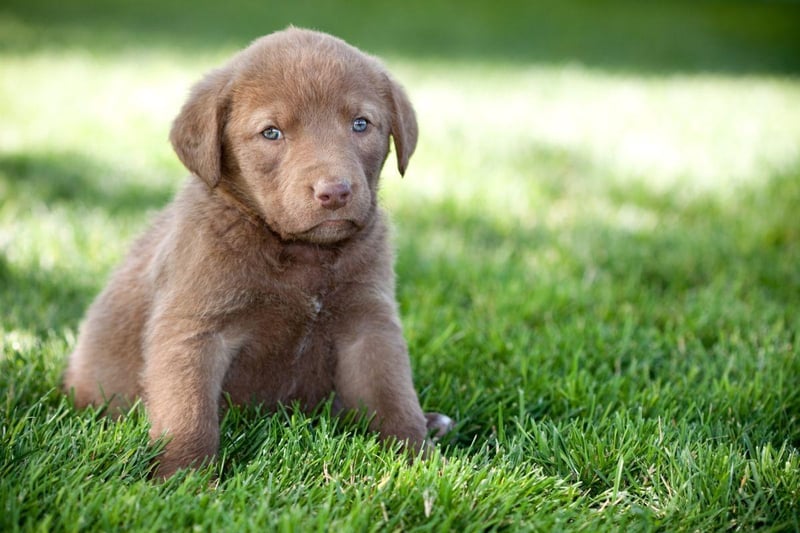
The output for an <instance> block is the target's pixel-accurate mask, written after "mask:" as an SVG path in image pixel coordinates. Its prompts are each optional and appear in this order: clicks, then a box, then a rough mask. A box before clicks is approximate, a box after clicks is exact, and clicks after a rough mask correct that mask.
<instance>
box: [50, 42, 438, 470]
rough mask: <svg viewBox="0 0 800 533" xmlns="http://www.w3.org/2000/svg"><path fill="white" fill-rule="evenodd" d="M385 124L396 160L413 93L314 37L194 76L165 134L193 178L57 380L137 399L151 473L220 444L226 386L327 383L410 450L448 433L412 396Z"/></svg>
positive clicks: (323, 395) (362, 59) (352, 51)
mask: <svg viewBox="0 0 800 533" xmlns="http://www.w3.org/2000/svg"><path fill="white" fill-rule="evenodd" d="M361 119H365V120H366V123H365V122H364V121H363V120H361ZM365 124H366V128H365V129H364V130H363V131H362V130H361V128H362V127H363V126H364V125H365ZM390 136H391V138H392V139H393V141H394V147H395V151H396V155H397V164H398V168H399V170H400V173H401V174H402V173H404V172H405V170H406V167H407V165H408V160H409V158H410V157H411V154H412V153H413V151H414V148H415V146H416V142H417V122H416V118H415V115H414V111H413V109H412V107H411V104H410V102H409V100H408V98H407V96H406V94H405V92H404V91H403V89H402V88H401V87H400V86H399V85H398V84H397V83H396V82H395V81H394V80H393V79H392V78H391V77H390V76H389V74H388V73H387V72H386V70H385V69H384V67H383V66H382V65H381V63H380V62H379V61H378V60H377V59H375V58H373V57H371V56H368V55H366V54H363V53H362V52H360V51H358V50H357V49H356V48H353V47H352V46H350V45H348V44H346V43H345V42H344V41H341V40H339V39H337V38H335V37H332V36H329V35H326V34H323V33H318V32H313V31H308V30H301V29H295V28H290V29H287V30H284V31H281V32H277V33H273V34H271V35H268V36H266V37H262V38H261V39H258V40H256V41H255V42H254V43H253V44H252V45H250V46H249V47H248V48H246V49H244V50H243V51H241V52H239V53H238V54H237V55H235V56H234V57H233V58H232V59H231V60H230V61H229V62H228V63H226V64H225V65H224V66H222V67H221V68H219V69H217V70H213V71H212V72H210V73H209V74H208V75H207V76H206V77H205V78H203V79H202V80H201V81H200V82H199V83H197V84H196V85H195V86H194V88H193V90H192V92H191V94H190V96H189V98H188V101H187V102H186V104H185V105H184V106H183V108H182V110H181V111H180V113H179V115H178V117H177V118H176V119H175V122H174V124H173V127H172V131H171V134H170V140H171V142H172V144H173V146H174V148H175V151H176V153H177V154H178V157H179V158H180V159H181V161H182V162H183V163H184V165H185V166H186V167H187V168H188V169H189V170H190V171H191V173H192V176H191V177H190V179H189V180H188V182H187V184H186V185H185V187H184V188H183V189H182V190H181V191H180V192H179V193H178V194H177V196H176V198H175V199H174V200H173V202H172V203H171V204H170V205H168V206H167V207H166V208H165V209H164V210H163V211H162V212H161V213H160V215H159V216H157V218H156V219H155V220H154V222H153V224H152V226H151V227H150V229H149V230H148V231H147V232H146V233H145V234H144V235H143V236H142V237H141V238H139V240H138V241H136V242H135V243H134V245H133V247H132V249H131V251H130V253H129V255H128V256H127V258H126V259H125V260H124V262H123V263H122V265H121V266H120V267H119V268H118V269H117V270H116V271H115V273H114V274H113V275H112V277H111V280H110V282H109V283H108V285H107V287H106V288H105V290H104V291H103V292H102V293H101V294H100V295H99V296H98V297H97V299H96V300H95V302H94V303H93V304H92V305H91V307H90V308H89V310H88V313H87V316H86V319H85V321H84V323H83V324H82V327H81V331H80V334H79V336H78V341H77V345H76V348H75V351H74V352H73V353H72V354H71V356H70V358H69V362H68V368H67V370H66V373H65V376H64V386H65V389H66V390H67V391H70V392H71V393H72V394H74V398H75V403H76V404H77V405H78V406H86V405H90V404H92V405H103V404H105V403H106V402H108V404H109V410H110V411H111V412H114V413H120V412H121V410H123V409H124V408H125V407H126V406H128V405H130V403H131V402H132V401H133V400H134V399H136V398H139V397H141V398H142V399H143V402H144V405H145V408H146V411H147V414H148V418H149V420H150V423H151V431H150V435H151V438H152V439H157V438H160V437H166V438H167V444H166V447H165V449H164V452H163V454H162V456H161V457H160V461H159V470H158V472H159V475H161V476H169V475H171V474H172V473H174V472H175V470H177V469H178V468H182V467H186V466H190V465H192V464H197V463H199V462H201V461H203V460H205V459H206V458H209V457H212V456H213V455H214V454H215V453H216V452H217V448H218V445H219V412H220V409H221V405H220V404H221V402H220V400H221V397H222V395H223V393H224V394H227V395H229V396H230V399H231V400H232V401H233V402H234V403H239V404H241V403H252V402H255V403H261V404H264V405H266V406H268V407H274V406H275V405H276V404H278V403H290V402H299V404H300V405H302V406H303V407H305V408H313V407H314V406H315V405H317V404H319V403H320V402H322V401H324V400H326V399H327V398H329V397H330V396H331V395H332V394H333V395H334V398H335V400H334V405H335V406H336V408H337V409H341V410H363V412H366V414H367V415H368V416H371V417H372V418H371V420H372V421H371V427H372V428H373V429H375V430H376V431H378V432H379V433H380V435H381V436H382V437H384V438H395V439H398V440H400V441H404V442H405V443H406V444H407V445H408V446H409V447H410V448H411V449H412V450H414V451H418V450H420V448H421V447H423V446H424V445H425V443H426V435H427V434H428V433H429V432H430V431H433V432H436V433H438V434H440V435H441V434H443V433H444V432H446V431H447V430H449V429H450V427H451V424H452V422H451V421H450V419H449V418H447V417H445V416H444V415H438V414H436V413H430V414H428V415H427V416H426V415H424V414H423V412H422V410H421V408H420V405H419V401H418V399H417V395H416V392H415V390H414V387H413V384H412V376H411V369H410V364H409V359H408V354H407V349H406V344H405V341H404V339H403V335H402V329H401V324H400V320H399V316H398V310H397V305H396V302H395V297H394V271H393V258H392V250H391V246H390V242H389V234H388V227H387V222H386V217H385V216H384V214H383V212H382V210H381V209H380V208H379V207H378V205H377V188H378V177H379V173H380V170H381V168H382V166H383V164H384V162H385V160H386V158H387V155H388V152H389V141H390Z"/></svg>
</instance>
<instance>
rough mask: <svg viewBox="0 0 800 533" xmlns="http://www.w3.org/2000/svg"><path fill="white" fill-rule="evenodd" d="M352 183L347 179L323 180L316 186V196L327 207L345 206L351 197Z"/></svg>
mask: <svg viewBox="0 0 800 533" xmlns="http://www.w3.org/2000/svg"><path fill="white" fill-rule="evenodd" d="M351 192H352V191H351V190H350V184H349V183H347V182H346V181H334V182H328V181H322V182H319V183H317V184H316V185H315V186H314V197H315V198H316V199H317V202H319V205H321V206H322V207H324V208H325V209H330V210H332V211H333V210H336V209H339V208H340V207H344V206H345V205H346V204H347V201H348V200H349V199H350V193H351Z"/></svg>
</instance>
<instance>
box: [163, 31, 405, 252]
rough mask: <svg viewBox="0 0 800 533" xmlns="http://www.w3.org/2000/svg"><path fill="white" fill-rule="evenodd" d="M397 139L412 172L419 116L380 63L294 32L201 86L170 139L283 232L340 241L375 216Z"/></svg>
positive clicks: (248, 52)
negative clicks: (384, 173)
mask: <svg viewBox="0 0 800 533" xmlns="http://www.w3.org/2000/svg"><path fill="white" fill-rule="evenodd" d="M390 136H391V138H392V139H393V140H394V146H395V151H396V155H397V165H398V169H399V171H400V173H401V174H403V173H404V172H405V170H406V167H407V165H408V160H409V158H410V157H411V154H412V153H413V151H414V148H415V146H416V142H417V122H416V117H415V115H414V111H413V109H412V107H411V104H410V102H409V100H408V97H407V96H406V94H405V92H404V91H403V89H402V88H401V87H400V85H398V84H397V83H396V82H395V81H394V80H393V79H392V78H391V77H390V75H389V74H388V73H387V72H386V70H385V69H384V67H383V66H382V65H381V63H380V62H379V61H378V60H377V59H375V58H373V57H371V56H368V55H366V54H364V53H362V52H360V51H359V50H357V49H356V48H354V47H352V46H350V45H348V44H346V43H345V42H344V41H342V40H340V39H337V38H335V37H332V36H330V35H326V34H323V33H318V32H313V31H308V30H300V29H294V28H290V29H287V30H284V31H281V32H277V33H273V34H271V35H267V36H266V37H262V38H260V39H258V40H256V41H255V42H253V44H251V45H250V46H249V47H248V48H246V49H244V50H243V51H241V52H239V53H238V54H237V55H236V56H234V57H233V58H232V59H231V60H230V61H229V62H228V63H227V64H226V65H224V66H223V67H221V68H219V69H217V70H214V71H212V72H210V73H209V74H208V75H207V76H206V77H205V78H204V79H202V80H201V81H200V82H199V83H197V84H196V85H195V86H194V88H193V89H192V92H191V95H190V97H189V99H188V101H187V102H186V104H185V105H184V106H183V108H182V110H181V112H180V114H179V115H178V117H177V118H176V119H175V122H174V124H173V126H172V131H171V133H170V140H171V141H172V145H173V146H174V148H175V151H176V152H177V154H178V157H179V158H180V159H181V161H182V162H183V163H184V165H186V167H187V168H188V169H189V170H190V171H191V172H192V173H193V174H195V175H196V176H197V177H199V178H200V179H202V180H203V181H205V182H206V183H207V184H208V186H209V187H212V188H213V187H220V188H224V189H225V190H226V191H227V192H228V193H230V194H232V195H233V196H234V197H235V198H236V199H237V200H238V201H240V202H241V203H243V204H245V205H246V206H247V207H248V208H249V209H250V210H252V211H254V212H256V213H257V214H258V215H259V216H260V217H261V218H262V219H263V220H264V221H266V223H267V225H268V226H269V227H270V229H271V230H272V231H274V232H275V233H277V234H278V235H279V236H280V237H281V238H282V239H285V240H299V241H305V242H312V243H317V244H332V243H336V242H339V241H341V240H344V239H347V238H349V237H351V236H352V235H354V234H355V233H357V232H358V231H359V230H360V229H361V228H363V227H365V226H366V225H367V224H368V223H369V221H370V219H371V217H372V216H373V214H374V212H375V206H376V195H377V185H378V176H379V174H380V171H381V168H382V167H383V163H384V162H385V160H386V157H387V154H388V151H389V139H390Z"/></svg>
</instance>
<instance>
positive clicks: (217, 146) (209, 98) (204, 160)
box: [169, 65, 231, 187]
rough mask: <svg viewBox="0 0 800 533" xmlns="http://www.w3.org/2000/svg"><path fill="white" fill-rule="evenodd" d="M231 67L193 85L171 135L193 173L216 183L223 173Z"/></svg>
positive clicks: (204, 179)
mask: <svg viewBox="0 0 800 533" xmlns="http://www.w3.org/2000/svg"><path fill="white" fill-rule="evenodd" d="M230 79H231V68H230V66H229V65H228V66H225V67H222V68H219V69H216V70H213V71H211V72H210V73H209V74H207V75H206V77H205V78H203V79H202V80H200V81H199V82H198V83H197V84H196V85H195V86H194V87H193V88H192V92H191V94H190V95H189V99H188V100H187V101H186V103H185V104H184V106H183V108H182V109H181V112H180V113H179V114H178V116H177V117H176V118H175V122H173V124H172V131H170V134H169V139H170V141H171V142H172V147H173V148H174V149H175V153H177V154H178V157H179V158H180V160H181V161H182V162H183V164H184V165H185V166H186V168H188V169H189V170H190V171H191V172H192V173H193V174H195V175H196V176H198V177H199V178H201V179H202V180H203V181H205V182H206V183H207V184H208V186H209V187H215V186H216V185H217V184H218V183H219V180H220V178H221V174H222V131H223V128H224V127H225V121H226V115H227V109H228V100H229V96H228V92H229V91H228V86H229V82H230Z"/></svg>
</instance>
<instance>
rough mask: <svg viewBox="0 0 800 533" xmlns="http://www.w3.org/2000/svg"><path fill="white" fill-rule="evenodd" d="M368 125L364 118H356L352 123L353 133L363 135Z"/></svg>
mask: <svg viewBox="0 0 800 533" xmlns="http://www.w3.org/2000/svg"><path fill="white" fill-rule="evenodd" d="M368 125H369V120H367V119H365V118H364V117H358V118H357V119H355V120H354V121H353V131H354V132H356V133H363V132H365V131H367V126H368Z"/></svg>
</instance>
